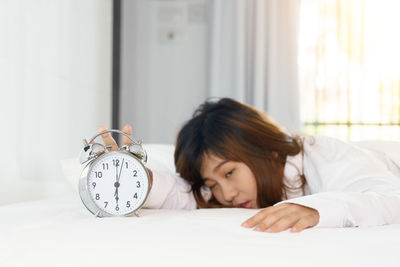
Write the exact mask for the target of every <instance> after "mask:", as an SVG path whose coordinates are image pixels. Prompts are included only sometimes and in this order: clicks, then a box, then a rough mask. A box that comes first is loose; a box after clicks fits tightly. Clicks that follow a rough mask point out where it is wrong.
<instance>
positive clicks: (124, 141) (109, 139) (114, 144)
mask: <svg viewBox="0 0 400 267" xmlns="http://www.w3.org/2000/svg"><path fill="white" fill-rule="evenodd" d="M97 130H98V131H99V133H100V132H102V131H105V130H107V128H106V127H104V126H100V127H99V128H98V129H97ZM122 131H123V132H124V133H126V134H127V135H132V127H131V126H130V125H125V127H124V128H123V129H122ZM101 138H103V142H104V144H105V145H106V146H111V149H110V150H112V151H115V150H118V149H119V148H118V144H117V142H115V140H114V138H113V137H112V136H111V134H110V133H105V134H102V135H101ZM131 143H132V142H131V140H129V138H128V137H126V136H125V135H123V136H122V145H123V146H125V145H127V146H128V145H130V144H131Z"/></svg>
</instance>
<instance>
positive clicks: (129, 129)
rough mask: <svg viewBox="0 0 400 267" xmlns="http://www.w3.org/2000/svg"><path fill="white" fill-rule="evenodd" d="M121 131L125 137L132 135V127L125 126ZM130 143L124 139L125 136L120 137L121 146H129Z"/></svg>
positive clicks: (126, 138)
mask: <svg viewBox="0 0 400 267" xmlns="http://www.w3.org/2000/svg"><path fill="white" fill-rule="evenodd" d="M122 131H123V132H124V133H126V134H127V135H130V136H131V135H132V127H131V126H130V125H125V127H124V128H123V129H122ZM131 143H132V141H131V140H130V139H129V138H128V137H126V136H125V135H123V136H122V145H123V146H127V145H130V144H131Z"/></svg>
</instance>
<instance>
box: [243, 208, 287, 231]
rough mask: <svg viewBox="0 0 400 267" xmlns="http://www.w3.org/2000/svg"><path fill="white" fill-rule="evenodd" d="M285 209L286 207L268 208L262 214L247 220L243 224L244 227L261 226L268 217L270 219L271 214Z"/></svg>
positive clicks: (259, 213)
mask: <svg viewBox="0 0 400 267" xmlns="http://www.w3.org/2000/svg"><path fill="white" fill-rule="evenodd" d="M282 208H284V206H270V207H267V208H265V209H263V210H261V211H260V212H258V213H257V214H256V215H254V216H253V217H251V218H249V219H247V220H246V221H245V222H244V223H242V226H243V227H247V228H251V227H254V226H256V225H257V224H259V223H260V222H261V221H263V220H264V219H265V218H266V217H268V216H269V215H270V214H272V213H274V212H276V211H278V210H280V209H282Z"/></svg>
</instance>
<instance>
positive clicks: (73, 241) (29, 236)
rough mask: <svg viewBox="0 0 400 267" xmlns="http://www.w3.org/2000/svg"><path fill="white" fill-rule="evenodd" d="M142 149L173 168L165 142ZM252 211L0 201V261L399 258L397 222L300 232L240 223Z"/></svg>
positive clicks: (99, 264)
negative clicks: (132, 212) (117, 213)
mask: <svg viewBox="0 0 400 267" xmlns="http://www.w3.org/2000/svg"><path fill="white" fill-rule="evenodd" d="M148 150H150V153H149V156H151V155H154V156H153V157H152V158H153V160H152V162H149V164H150V165H152V166H153V167H155V166H156V165H157V167H158V168H160V169H162V168H165V169H169V168H172V166H171V164H172V162H171V160H172V159H171V157H170V156H169V157H167V158H168V159H169V161H165V160H164V159H165V158H166V156H167V155H171V154H170V153H171V148H170V147H162V146H155V147H149V148H148ZM155 150H157V156H156V154H155V153H153V152H155ZM151 151H153V152H151ZM163 153H164V154H163ZM157 157H158V158H157ZM149 159H150V157H149ZM157 160H158V161H159V162H157ZM161 163H162V164H161ZM163 164H164V165H163ZM64 170H65V171H66V177H69V178H68V179H71V182H72V184H74V183H75V182H77V180H74V179H75V178H74V177H75V176H74V172H76V171H77V170H72V169H71V168H69V167H68V164H67V163H65V162H64ZM76 179H77V178H76ZM257 211H258V210H248V209H237V208H234V209H200V210H192V211H188V210H150V209H143V210H141V212H140V215H141V216H140V217H116V218H95V217H94V216H92V215H91V214H90V213H89V212H88V211H87V210H86V208H85V207H84V206H83V205H82V203H81V201H80V199H79V197H78V195H77V192H73V193H71V194H70V195H67V196H62V197H55V198H49V199H43V200H36V201H26V202H21V203H15V204H8V205H3V206H0V214H1V220H0V222H1V228H0V266H1V267H3V266H4V267H8V266H41V267H45V266H96V267H103V266H202V267H203V266H307V267H310V266H397V267H398V266H400V224H395V225H386V226H377V227H366V228H361V227H359V228H336V229H335V228H332V229H330V228H310V229H306V230H304V231H303V232H300V233H291V232H289V231H288V230H287V231H284V232H281V233H262V232H255V231H252V230H251V229H246V228H243V227H241V226H240V224H241V223H242V222H243V221H244V220H246V219H248V218H249V217H250V216H252V215H254V214H255V213H257Z"/></svg>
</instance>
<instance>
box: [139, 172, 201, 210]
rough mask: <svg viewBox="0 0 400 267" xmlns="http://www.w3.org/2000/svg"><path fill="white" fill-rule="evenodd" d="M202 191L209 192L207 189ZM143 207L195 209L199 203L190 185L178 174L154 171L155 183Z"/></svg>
mask: <svg viewBox="0 0 400 267" xmlns="http://www.w3.org/2000/svg"><path fill="white" fill-rule="evenodd" d="M202 193H203V195H204V194H207V192H206V191H203V192H202ZM143 207H144V208H150V209H185V210H193V209H196V208H197V203H196V200H195V198H194V196H193V192H192V191H191V188H190V185H189V184H188V183H187V182H186V181H185V180H183V179H182V178H181V177H179V176H178V175H177V174H176V175H173V174H171V173H169V172H160V171H153V185H152V188H151V191H150V194H149V196H148V198H147V200H146V202H145V204H144V205H143Z"/></svg>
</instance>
